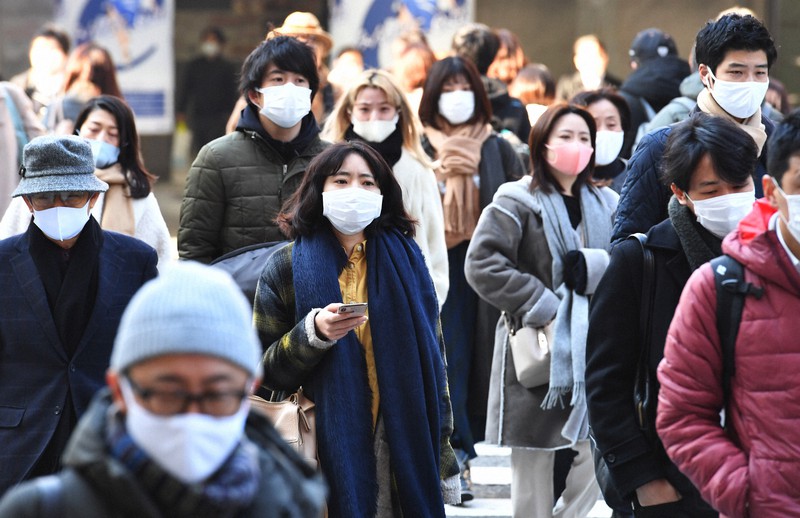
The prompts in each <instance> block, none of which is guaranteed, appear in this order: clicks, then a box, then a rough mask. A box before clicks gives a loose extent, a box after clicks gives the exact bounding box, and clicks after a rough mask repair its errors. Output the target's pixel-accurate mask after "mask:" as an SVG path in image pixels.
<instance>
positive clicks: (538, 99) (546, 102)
mask: <svg viewBox="0 0 800 518" xmlns="http://www.w3.org/2000/svg"><path fill="white" fill-rule="evenodd" d="M508 94H509V95H511V96H512V97H516V98H517V99H519V100H520V101H521V102H522V104H524V105H525V110H526V111H527V112H528V120H529V121H530V123H531V126H533V125H534V124H536V121H537V120H538V119H539V117H540V116H541V115H542V114H543V113H544V111H545V110H546V109H547V107H548V106H550V105H551V104H553V101H555V97H556V83H555V80H554V79H553V75H552V74H551V73H550V70H549V69H548V68H547V67H546V66H545V65H542V64H540V63H531V64H529V65H525V66H524V67H523V68H522V69H521V70H520V71H519V73H518V74H517V76H516V77H515V78H514V80H513V81H512V82H511V84H510V85H508Z"/></svg>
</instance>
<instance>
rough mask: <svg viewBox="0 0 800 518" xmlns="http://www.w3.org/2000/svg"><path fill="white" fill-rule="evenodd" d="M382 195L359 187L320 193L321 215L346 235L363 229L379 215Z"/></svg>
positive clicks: (351, 234)
mask: <svg viewBox="0 0 800 518" xmlns="http://www.w3.org/2000/svg"><path fill="white" fill-rule="evenodd" d="M382 206H383V196H382V195H380V194H378V193H376V192H372V191H368V190H366V189H361V188H359V187H351V188H347V189H336V190H333V191H326V192H323V193H322V215H323V216H325V217H326V218H328V221H330V222H331V225H333V228H335V229H336V230H338V231H339V232H341V233H342V234H344V235H346V236H353V235H355V234H358V233H359V232H361V231H363V230H364V229H365V228H367V226H368V225H369V224H370V223H372V222H373V221H374V220H375V218H377V217H378V216H380V215H381V207H382Z"/></svg>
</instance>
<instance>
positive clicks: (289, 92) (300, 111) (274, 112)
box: [256, 83, 311, 128]
mask: <svg viewBox="0 0 800 518" xmlns="http://www.w3.org/2000/svg"><path fill="white" fill-rule="evenodd" d="M256 91H258V92H260V93H261V94H262V96H263V100H264V101H263V102H264V106H263V107H262V108H261V111H260V113H261V115H263V116H264V117H266V118H268V119H269V120H271V121H272V122H274V123H275V124H277V125H278V126H280V127H281V128H292V127H294V126H295V125H296V124H297V123H298V122H300V121H301V120H302V119H303V117H305V116H306V115H308V112H310V111H311V89H310V88H305V87H302V86H297V85H295V84H294V83H286V84H285V85H280V86H268V87H267V88H256Z"/></svg>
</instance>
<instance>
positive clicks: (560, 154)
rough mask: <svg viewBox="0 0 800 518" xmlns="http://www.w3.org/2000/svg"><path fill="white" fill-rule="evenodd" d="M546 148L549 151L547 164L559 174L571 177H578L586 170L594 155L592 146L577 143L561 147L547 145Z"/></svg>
mask: <svg viewBox="0 0 800 518" xmlns="http://www.w3.org/2000/svg"><path fill="white" fill-rule="evenodd" d="M545 147H546V148H547V149H548V150H549V151H548V153H547V163H548V164H550V165H551V166H552V167H553V168H554V169H556V170H558V172H560V173H563V174H567V175H570V176H578V175H579V174H580V172H581V171H583V170H584V169H586V166H587V165H588V164H589V160H590V159H591V158H592V153H594V149H593V148H592V146H589V145H587V144H584V143H582V142H575V141H573V142H568V143H566V144H561V145H560V146H549V145H547V144H545Z"/></svg>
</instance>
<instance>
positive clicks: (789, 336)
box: [657, 200, 800, 518]
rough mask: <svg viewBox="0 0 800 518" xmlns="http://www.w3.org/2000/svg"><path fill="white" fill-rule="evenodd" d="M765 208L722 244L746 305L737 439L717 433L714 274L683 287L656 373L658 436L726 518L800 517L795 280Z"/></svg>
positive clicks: (719, 397)
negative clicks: (750, 290) (739, 267)
mask: <svg viewBox="0 0 800 518" xmlns="http://www.w3.org/2000/svg"><path fill="white" fill-rule="evenodd" d="M774 212H775V209H774V208H772V207H770V206H769V204H768V203H767V202H766V201H764V200H759V201H758V202H756V205H755V206H754V209H753V211H752V212H751V213H750V214H749V215H748V216H747V217H746V218H745V219H744V220H743V221H742V222H741V223H740V225H739V229H738V230H737V231H735V232H734V233H732V234H731V235H729V236H728V237H727V238H726V239H725V241H724V242H723V251H725V253H727V254H729V255H731V256H732V257H734V258H735V259H737V260H738V261H739V262H741V263H742V264H743V265H744V266H745V281H746V282H750V283H752V284H754V285H756V286H760V287H763V288H764V295H763V297H761V298H760V299H757V298H756V297H754V296H748V297H747V298H746V299H745V307H744V311H743V313H742V321H741V325H740V327H739V334H738V336H737V340H736V356H735V361H736V365H735V369H736V373H735V376H734V377H733V379H732V396H731V400H730V405H731V416H730V417H729V418H730V419H731V423H732V427H733V432H734V433H733V434H732V436H730V437H729V436H728V435H727V434H726V433H725V431H724V430H723V429H722V428H721V426H720V419H719V412H720V410H721V409H722V405H723V393H722V355H721V350H720V344H719V336H718V333H717V327H716V306H717V298H716V288H715V285H714V275H713V272H712V270H711V266H710V265H708V264H706V265H704V266H702V267H701V268H699V269H698V270H697V271H696V272H695V273H694V274H693V275H692V277H691V278H690V279H689V282H688V283H687V285H686V288H685V289H684V291H683V294H682V295H681V300H680V303H679V304H678V308H677V309H676V311H675V317H674V319H673V320H672V324H671V325H670V329H669V333H668V335H667V342H666V346H665V349H664V360H663V361H662V362H661V365H660V366H659V369H658V379H659V381H660V382H661V391H660V393H659V405H658V419H657V428H658V433H659V435H660V436H661V439H662V441H663V443H664V446H665V447H666V449H667V453H668V454H669V456H670V458H672V460H673V461H674V462H675V463H676V464H677V465H678V467H679V468H680V469H681V471H683V472H684V473H685V474H686V475H687V476H688V477H689V478H690V479H691V480H692V482H693V483H694V484H695V485H696V486H697V487H698V489H699V490H700V493H701V494H702V495H703V498H705V499H706V500H707V501H708V502H709V503H711V505H713V506H714V507H715V508H716V509H718V510H719V511H720V512H721V513H723V514H724V515H727V516H732V517H744V516H753V517H757V518H770V517H786V516H800V383H797V381H796V376H797V374H798V373H800V339H799V337H800V274H798V272H797V270H796V269H795V268H794V266H793V264H792V261H791V259H790V257H789V256H788V255H787V253H786V251H785V250H784V248H783V247H782V246H781V244H780V242H779V240H778V236H777V234H776V233H775V231H774V230H768V229H767V227H768V222H769V219H770V217H771V216H772V214H774Z"/></svg>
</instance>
